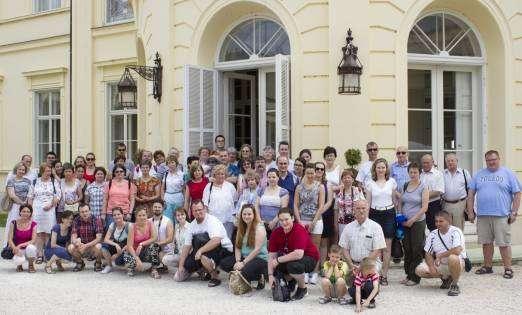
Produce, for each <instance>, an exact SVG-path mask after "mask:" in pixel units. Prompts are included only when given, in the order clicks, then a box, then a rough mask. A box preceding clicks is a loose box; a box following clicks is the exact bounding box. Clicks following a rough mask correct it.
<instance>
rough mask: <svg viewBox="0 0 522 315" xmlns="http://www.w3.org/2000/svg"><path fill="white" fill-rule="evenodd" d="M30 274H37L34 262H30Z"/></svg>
mask: <svg viewBox="0 0 522 315" xmlns="http://www.w3.org/2000/svg"><path fill="white" fill-rule="evenodd" d="M28 269H29V270H28V271H29V273H35V272H36V269H34V265H33V263H32V262H29V268H28Z"/></svg>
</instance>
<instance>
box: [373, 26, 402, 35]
mask: <svg viewBox="0 0 522 315" xmlns="http://www.w3.org/2000/svg"><path fill="white" fill-rule="evenodd" d="M370 29H380V30H384V31H388V32H392V33H395V34H397V30H396V29H393V28H390V27H386V26H382V25H370Z"/></svg>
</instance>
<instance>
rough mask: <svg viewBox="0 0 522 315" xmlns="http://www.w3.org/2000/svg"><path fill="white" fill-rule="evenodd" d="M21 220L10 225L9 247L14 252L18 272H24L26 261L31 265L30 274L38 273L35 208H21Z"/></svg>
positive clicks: (26, 206) (28, 206) (25, 206)
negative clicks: (35, 262)
mask: <svg viewBox="0 0 522 315" xmlns="http://www.w3.org/2000/svg"><path fill="white" fill-rule="evenodd" d="M19 214H20V218H19V219H17V220H13V221H12V222H11V224H10V225H9V236H8V242H7V244H8V246H9V248H10V249H11V250H12V251H13V255H14V256H13V262H14V263H15V265H16V271H18V272H20V271H23V270H24V269H23V267H22V264H23V263H25V262H26V261H27V262H28V265H29V272H30V273H33V272H36V270H35V269H34V260H35V258H36V246H35V245H34V244H35V242H36V228H35V227H36V222H34V221H33V220H31V217H32V215H33V208H32V207H31V206H30V205H24V206H22V207H21V208H20V212H19Z"/></svg>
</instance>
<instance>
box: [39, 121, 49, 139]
mask: <svg viewBox="0 0 522 315" xmlns="http://www.w3.org/2000/svg"><path fill="white" fill-rule="evenodd" d="M37 138H38V143H46V142H50V139H49V120H38V137H37Z"/></svg>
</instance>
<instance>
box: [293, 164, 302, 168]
mask: <svg viewBox="0 0 522 315" xmlns="http://www.w3.org/2000/svg"><path fill="white" fill-rule="evenodd" d="M296 167H303V165H302V164H294V168H296Z"/></svg>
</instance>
